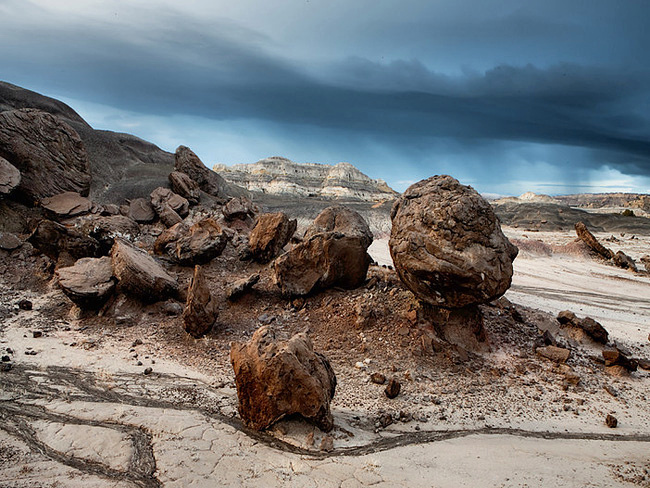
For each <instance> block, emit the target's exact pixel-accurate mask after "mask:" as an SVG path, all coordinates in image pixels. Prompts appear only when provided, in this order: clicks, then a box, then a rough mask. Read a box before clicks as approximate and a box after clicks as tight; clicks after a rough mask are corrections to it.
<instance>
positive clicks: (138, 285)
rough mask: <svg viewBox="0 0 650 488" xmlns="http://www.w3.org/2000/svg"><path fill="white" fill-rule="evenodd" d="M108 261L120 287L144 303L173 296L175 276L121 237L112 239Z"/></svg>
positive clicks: (175, 284)
mask: <svg viewBox="0 0 650 488" xmlns="http://www.w3.org/2000/svg"><path fill="white" fill-rule="evenodd" d="M111 260H112V261H111V262H112V266H113V275H114V276H115V277H116V278H117V279H118V287H119V289H120V290H122V291H124V292H127V293H130V294H132V295H134V296H137V297H139V298H140V299H141V300H143V301H145V302H157V301H160V300H166V299H167V298H169V297H171V296H173V295H176V293H177V291H178V285H177V282H176V278H174V277H172V276H171V275H170V274H169V273H167V271H165V269H164V268H163V267H162V266H161V265H160V264H158V263H157V262H156V260H155V259H153V258H152V257H151V256H149V255H148V254H147V253H146V251H143V250H142V249H138V248H136V247H135V246H133V245H132V244H130V243H128V242H127V241H125V240H124V239H121V238H117V239H115V244H114V245H113V250H112V252H111Z"/></svg>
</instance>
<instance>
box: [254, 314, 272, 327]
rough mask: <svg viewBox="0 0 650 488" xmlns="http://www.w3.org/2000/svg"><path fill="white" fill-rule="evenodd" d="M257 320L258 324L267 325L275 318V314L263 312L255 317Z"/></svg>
mask: <svg viewBox="0 0 650 488" xmlns="http://www.w3.org/2000/svg"><path fill="white" fill-rule="evenodd" d="M257 320H258V322H259V323H260V324H263V325H269V324H270V323H271V322H273V321H274V320H275V316H274V315H269V314H266V313H263V314H262V315H260V316H259V317H257Z"/></svg>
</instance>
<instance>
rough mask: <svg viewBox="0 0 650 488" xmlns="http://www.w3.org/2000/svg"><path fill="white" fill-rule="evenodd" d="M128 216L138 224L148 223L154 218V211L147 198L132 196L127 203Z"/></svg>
mask: <svg viewBox="0 0 650 488" xmlns="http://www.w3.org/2000/svg"><path fill="white" fill-rule="evenodd" d="M128 217H129V218H130V219H133V220H135V221H136V222H138V223H139V224H148V223H150V222H153V221H154V220H155V219H156V211H155V210H154V208H153V205H151V201H150V200H149V199H148V198H143V197H140V198H134V199H133V200H131V202H130V203H129V213H128Z"/></svg>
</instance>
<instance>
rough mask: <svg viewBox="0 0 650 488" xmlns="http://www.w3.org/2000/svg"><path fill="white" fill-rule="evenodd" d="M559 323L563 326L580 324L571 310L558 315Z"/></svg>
mask: <svg viewBox="0 0 650 488" xmlns="http://www.w3.org/2000/svg"><path fill="white" fill-rule="evenodd" d="M557 321H558V322H559V323H560V324H562V325H565V324H575V323H577V322H578V317H576V314H574V313H573V312H572V311H571V310H562V311H561V312H560V313H558V314H557Z"/></svg>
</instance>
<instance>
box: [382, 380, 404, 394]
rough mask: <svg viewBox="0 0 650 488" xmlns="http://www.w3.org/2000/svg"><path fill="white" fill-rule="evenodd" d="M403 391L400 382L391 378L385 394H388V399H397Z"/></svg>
mask: <svg viewBox="0 0 650 488" xmlns="http://www.w3.org/2000/svg"><path fill="white" fill-rule="evenodd" d="M401 389H402V385H401V384H400V382H399V381H397V380H396V379H395V378H391V379H390V381H389V382H388V385H387V386H386V389H385V390H384V393H386V396H387V397H388V398H395V397H396V396H397V395H399V392H400V390H401Z"/></svg>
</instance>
